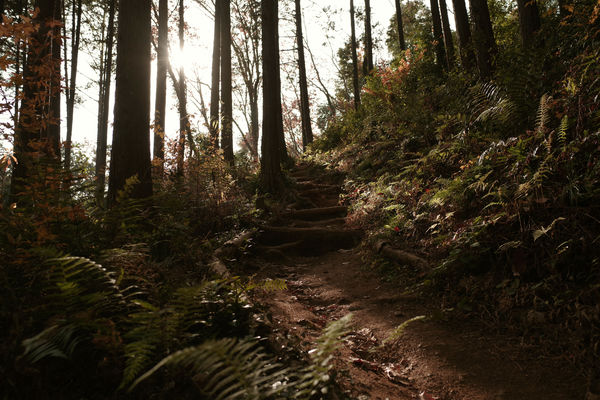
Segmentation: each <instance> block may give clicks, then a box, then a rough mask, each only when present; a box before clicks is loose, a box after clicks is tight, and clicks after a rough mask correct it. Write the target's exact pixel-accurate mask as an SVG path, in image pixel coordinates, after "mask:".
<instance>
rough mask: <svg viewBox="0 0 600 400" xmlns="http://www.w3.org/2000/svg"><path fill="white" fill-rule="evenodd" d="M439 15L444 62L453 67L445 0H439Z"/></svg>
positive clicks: (450, 32)
mask: <svg viewBox="0 0 600 400" xmlns="http://www.w3.org/2000/svg"><path fill="white" fill-rule="evenodd" d="M440 15H441V16H442V28H443V31H444V44H445V47H446V62H447V64H448V69H452V68H454V42H453V40H452V30H451V29H450V22H449V21H448V10H447V8H446V0H440Z"/></svg>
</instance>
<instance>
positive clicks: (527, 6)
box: [517, 0, 541, 47]
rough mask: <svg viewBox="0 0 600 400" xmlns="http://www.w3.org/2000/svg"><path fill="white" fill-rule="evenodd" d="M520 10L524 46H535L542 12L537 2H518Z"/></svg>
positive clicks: (521, 0) (518, 0)
mask: <svg viewBox="0 0 600 400" xmlns="http://www.w3.org/2000/svg"><path fill="white" fill-rule="evenodd" d="M517 7H518V9H519V28H520V30H521V41H522V42H523V46H525V47H531V46H532V45H533V42H534V39H535V34H536V33H537V31H539V30H540V27H541V22H540V11H539V9H538V5H537V2H536V0H517Z"/></svg>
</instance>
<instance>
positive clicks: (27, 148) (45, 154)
mask: <svg viewBox="0 0 600 400" xmlns="http://www.w3.org/2000/svg"><path fill="white" fill-rule="evenodd" d="M35 6H36V8H38V9H39V13H38V14H37V16H36V17H35V19H34V22H36V23H37V24H38V26H39V28H38V30H37V31H35V32H34V33H33V37H32V41H31V43H30V44H29V48H28V53H27V61H26V62H25V64H24V67H23V82H24V84H23V93H22V96H23V99H22V101H21V109H20V112H19V121H18V124H17V126H16V127H15V142H14V153H15V157H16V159H17V160H18V163H16V164H15V167H14V170H13V176H12V180H11V187H10V193H11V199H12V200H11V201H15V202H16V201H17V200H25V201H28V200H27V199H26V198H24V197H23V192H24V190H25V189H26V187H27V182H26V181H27V179H28V178H29V176H30V174H31V169H32V168H33V167H34V163H36V164H37V163H38V162H39V160H40V158H41V159H44V160H46V161H48V162H50V163H52V164H60V83H61V82H60V80H61V76H60V66H61V57H60V45H61V35H60V30H61V27H60V24H55V23H54V22H55V21H59V22H60V20H61V17H62V15H61V14H62V13H61V3H60V1H59V0H48V1H42V0H38V1H36V3H35ZM36 142H37V143H38V144H40V145H41V146H40V145H36ZM34 154H35V156H34ZM40 156H41V157H40Z"/></svg>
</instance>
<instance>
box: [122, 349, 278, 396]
mask: <svg viewBox="0 0 600 400" xmlns="http://www.w3.org/2000/svg"><path fill="white" fill-rule="evenodd" d="M164 366H178V367H182V368H184V369H185V370H186V371H188V372H190V373H192V374H198V373H202V374H203V376H204V377H206V378H205V379H204V380H203V381H202V382H199V384H200V385H201V386H202V391H203V392H204V394H205V395H207V396H208V397H209V398H211V399H215V400H232V399H242V398H243V399H265V398H269V397H273V396H276V395H278V394H281V393H282V392H283V391H284V390H286V389H287V386H286V384H285V380H286V374H287V373H288V370H287V369H285V368H282V366H281V365H280V364H278V363H276V362H275V360H273V359H272V358H270V357H268V356H267V355H266V353H264V351H263V350H262V349H261V348H260V347H259V346H258V345H257V343H256V342H255V341H253V340H238V339H221V340H210V341H206V342H204V343H203V344H201V345H200V346H196V347H190V348H187V349H183V350H180V351H178V352H176V353H173V354H171V355H169V356H167V357H165V358H164V359H163V360H161V361H160V362H159V363H158V364H156V365H155V366H154V367H153V368H152V369H150V370H149V371H148V372H146V373H145V374H143V375H142V376H140V377H139V378H138V379H137V380H136V381H135V382H134V383H133V385H131V387H130V388H129V390H132V389H133V388H135V387H136V386H137V385H138V384H140V383H141V382H143V381H144V380H146V379H148V378H149V377H150V376H151V375H153V374H154V373H155V372H156V371H158V370H159V369H161V368H162V367H164Z"/></svg>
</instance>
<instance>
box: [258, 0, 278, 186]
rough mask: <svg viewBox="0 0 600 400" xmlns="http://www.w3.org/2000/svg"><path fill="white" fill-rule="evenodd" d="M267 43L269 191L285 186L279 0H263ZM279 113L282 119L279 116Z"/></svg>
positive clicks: (265, 171)
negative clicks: (280, 136) (282, 152)
mask: <svg viewBox="0 0 600 400" xmlns="http://www.w3.org/2000/svg"><path fill="white" fill-rule="evenodd" d="M261 14H262V44H263V57H262V64H263V134H262V144H261V150H262V157H261V159H260V177H259V179H260V184H261V186H262V189H263V190H264V191H266V192H276V191H278V190H279V189H280V188H281V186H282V182H283V181H282V175H281V158H280V154H281V153H280V138H279V119H280V118H281V114H280V113H281V99H280V94H279V92H280V90H281V88H280V86H279V84H280V82H279V77H278V76H279V62H278V59H279V34H278V7H277V0H262V1H261ZM278 114H279V116H278Z"/></svg>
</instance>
